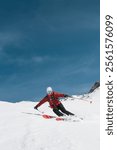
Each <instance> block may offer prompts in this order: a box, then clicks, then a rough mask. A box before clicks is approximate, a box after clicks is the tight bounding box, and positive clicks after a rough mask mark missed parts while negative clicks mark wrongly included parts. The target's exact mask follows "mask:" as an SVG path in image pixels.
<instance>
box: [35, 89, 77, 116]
mask: <svg viewBox="0 0 117 150" xmlns="http://www.w3.org/2000/svg"><path fill="white" fill-rule="evenodd" d="M60 97H69V95H66V94H61V93H58V92H55V91H53V90H52V88H51V87H48V88H47V95H46V96H45V97H44V98H43V99H42V100H41V101H40V102H39V103H38V104H37V105H36V106H35V107H34V109H37V108H38V107H39V106H41V105H42V104H43V103H45V102H49V105H50V107H51V108H52V109H53V112H54V113H55V114H56V115H58V116H64V115H65V114H66V115H68V116H69V115H72V116H74V114H73V113H71V112H69V111H67V110H66V109H65V107H64V106H63V104H62V103H61V102H60V101H59V98H60Z"/></svg>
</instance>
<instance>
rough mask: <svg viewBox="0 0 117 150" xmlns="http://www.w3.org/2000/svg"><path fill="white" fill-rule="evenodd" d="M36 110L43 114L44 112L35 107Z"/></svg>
mask: <svg viewBox="0 0 117 150" xmlns="http://www.w3.org/2000/svg"><path fill="white" fill-rule="evenodd" d="M36 110H37V111H38V112H40V113H41V114H44V112H43V111H40V110H38V109H36Z"/></svg>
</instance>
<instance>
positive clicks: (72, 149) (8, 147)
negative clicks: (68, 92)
mask: <svg viewBox="0 0 117 150" xmlns="http://www.w3.org/2000/svg"><path fill="white" fill-rule="evenodd" d="M90 101H92V103H90ZM62 103H63V105H64V106H65V107H66V109H68V110H69V111H71V112H73V113H75V114H76V115H78V116H80V117H83V118H84V120H83V121H81V122H64V121H56V120H55V119H48V120H46V119H44V118H42V117H41V116H39V115H37V114H39V112H37V111H36V110H34V109H33V107H34V106H35V105H36V104H37V103H35V102H26V101H22V102H19V103H8V102H2V101H0V149H1V150H99V149H100V129H99V128H100V125H99V124H100V116H99V115H100V114H99V112H100V111H99V110H100V89H99V88H98V89H97V90H95V91H94V92H93V93H91V94H86V95H80V96H74V100H73V99H72V100H70V99H68V100H66V101H62ZM39 109H40V111H44V112H45V113H46V114H50V115H54V113H53V111H52V110H51V109H50V108H49V107H48V103H45V104H44V105H42V106H41V107H40V108H39Z"/></svg>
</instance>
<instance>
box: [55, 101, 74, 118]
mask: <svg viewBox="0 0 117 150" xmlns="http://www.w3.org/2000/svg"><path fill="white" fill-rule="evenodd" d="M58 108H59V109H60V110H61V111H62V112H63V113H65V114H66V115H68V116H69V115H72V116H74V114H73V113H71V112H69V111H67V110H66V109H65V107H64V106H63V104H59V105H58Z"/></svg>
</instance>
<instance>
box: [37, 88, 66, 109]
mask: <svg viewBox="0 0 117 150" xmlns="http://www.w3.org/2000/svg"><path fill="white" fill-rule="evenodd" d="M64 96H65V95H64V94H61V93H58V92H54V91H53V92H52V94H50V95H46V96H45V97H44V98H43V99H42V100H41V101H40V102H39V103H38V104H37V105H36V106H35V107H37V108H38V107H39V106H41V105H42V104H43V103H45V102H49V104H50V107H51V108H55V107H56V106H58V105H59V104H61V102H60V101H59V99H58V98H59V97H64Z"/></svg>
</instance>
